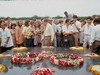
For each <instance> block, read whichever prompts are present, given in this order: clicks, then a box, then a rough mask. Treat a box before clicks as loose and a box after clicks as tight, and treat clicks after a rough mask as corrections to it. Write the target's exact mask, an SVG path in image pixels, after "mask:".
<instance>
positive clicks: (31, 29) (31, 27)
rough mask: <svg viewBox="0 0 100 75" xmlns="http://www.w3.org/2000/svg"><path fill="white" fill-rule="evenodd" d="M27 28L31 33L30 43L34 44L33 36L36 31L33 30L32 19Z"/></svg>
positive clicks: (33, 23)
mask: <svg viewBox="0 0 100 75" xmlns="http://www.w3.org/2000/svg"><path fill="white" fill-rule="evenodd" d="M29 29H30V31H31V33H32V37H31V45H32V46H34V36H35V33H36V31H35V22H34V21H31V22H30V25H29Z"/></svg>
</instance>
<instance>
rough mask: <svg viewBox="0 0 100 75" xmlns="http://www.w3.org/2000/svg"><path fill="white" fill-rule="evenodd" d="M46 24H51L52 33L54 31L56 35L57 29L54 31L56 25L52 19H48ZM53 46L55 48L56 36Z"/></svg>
mask: <svg viewBox="0 0 100 75" xmlns="http://www.w3.org/2000/svg"><path fill="white" fill-rule="evenodd" d="M48 22H49V23H50V24H51V26H52V28H53V31H54V33H55V34H56V32H57V29H56V25H55V24H54V22H53V20H52V18H48ZM53 45H54V46H55V47H57V40H56V35H54V40H53Z"/></svg>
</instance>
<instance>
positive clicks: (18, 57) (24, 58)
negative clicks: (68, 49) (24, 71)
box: [10, 52, 43, 64]
mask: <svg viewBox="0 0 100 75" xmlns="http://www.w3.org/2000/svg"><path fill="white" fill-rule="evenodd" d="M38 55H39V52H28V53H16V54H14V55H13V56H12V57H11V60H10V61H11V62H12V63H25V64H29V63H34V62H36V61H40V60H42V59H43V58H42V57H37V56H38Z"/></svg>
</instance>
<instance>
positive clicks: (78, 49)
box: [70, 47, 86, 51]
mask: <svg viewBox="0 0 100 75" xmlns="http://www.w3.org/2000/svg"><path fill="white" fill-rule="evenodd" d="M70 50H76V51H83V50H86V49H85V48H83V47H70Z"/></svg>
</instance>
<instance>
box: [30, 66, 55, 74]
mask: <svg viewBox="0 0 100 75" xmlns="http://www.w3.org/2000/svg"><path fill="white" fill-rule="evenodd" d="M31 75H53V71H52V70H51V69H49V68H45V67H42V68H37V69H36V70H34V71H33V73H32V74H31Z"/></svg>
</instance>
